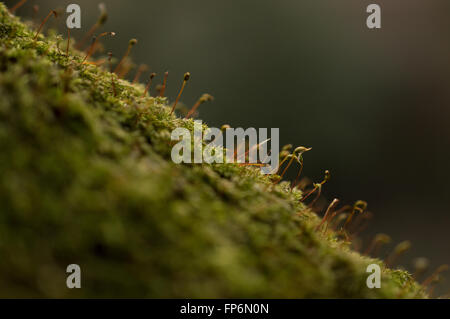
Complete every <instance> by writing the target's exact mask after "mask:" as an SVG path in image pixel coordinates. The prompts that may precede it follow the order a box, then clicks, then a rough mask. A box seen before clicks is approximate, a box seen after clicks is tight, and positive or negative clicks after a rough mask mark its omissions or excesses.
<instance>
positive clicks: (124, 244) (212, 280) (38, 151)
mask: <svg viewBox="0 0 450 319" xmlns="http://www.w3.org/2000/svg"><path fill="white" fill-rule="evenodd" d="M35 33H36V30H35V28H32V27H31V26H29V25H27V24H26V23H23V22H21V21H20V19H19V18H17V17H15V16H13V15H11V14H10V13H9V12H8V10H7V9H6V7H5V6H4V5H3V4H2V3H0V150H1V151H0V176H1V178H0V297H43V298H54V297H63V298H78V297H145V298H187V297H189V298H222V297H225V298H228V297H232V298H247V297H252V298H260V297H264V298H422V297H427V295H426V293H425V290H424V289H423V288H422V287H421V286H419V285H418V284H416V283H415V281H414V280H413V279H412V276H411V275H410V274H408V273H407V272H406V271H403V270H392V269H389V268H387V267H385V265H384V263H383V262H382V261H381V260H375V259H371V258H368V257H364V256H361V255H360V254H359V253H357V252H355V251H352V250H351V248H350V245H349V243H347V242H345V241H343V240H342V239H340V238H339V236H337V234H336V233H334V232H333V231H328V232H326V233H324V232H318V231H316V228H317V226H318V224H319V223H320V221H321V218H319V217H318V216H317V215H316V214H315V213H314V212H312V211H311V210H310V209H309V208H307V207H306V206H305V205H303V204H302V203H301V198H302V193H301V191H299V190H294V191H291V190H290V187H289V183H280V184H279V185H274V183H273V181H272V179H271V178H270V177H267V176H263V175H261V173H260V172H259V170H258V169H256V168H251V167H240V166H238V165H233V164H220V165H219V164H218V165H176V164H174V163H173V162H172V161H171V157H170V153H171V147H172V145H173V144H172V142H171V139H170V132H171V131H172V130H173V129H175V128H178V127H186V128H188V129H191V130H192V129H193V123H194V122H193V120H185V119H181V118H179V117H177V116H175V115H171V114H170V106H169V102H168V100H167V99H166V98H153V97H146V98H142V97H141V96H142V94H143V91H144V86H143V85H141V84H131V83H129V82H127V81H124V80H121V79H118V78H117V77H116V76H115V75H112V74H111V73H110V72H108V71H107V70H106V69H105V68H102V67H97V66H95V65H91V64H83V63H82V60H83V57H84V54H82V53H80V52H78V51H76V50H74V49H71V50H70V54H69V55H68V56H66V55H65V53H64V52H61V51H60V50H59V49H58V45H57V43H58V37H57V35H56V34H51V33H50V35H47V36H44V35H39V37H38V39H37V41H33V37H34V35H35ZM61 43H63V42H61ZM62 46H64V45H62ZM113 77H114V79H115V80H114V83H115V87H116V88H115V90H116V94H113V92H114V89H113V87H112V83H113V81H112V78H113ZM73 263H75V264H78V265H80V266H81V269H82V289H74V290H69V289H67V287H66V276H67V274H66V267H67V265H69V264H73ZM373 263H377V264H379V265H380V266H381V267H382V288H381V289H369V288H367V285H366V280H367V277H368V275H369V274H367V273H366V268H367V266H368V265H369V264H373Z"/></svg>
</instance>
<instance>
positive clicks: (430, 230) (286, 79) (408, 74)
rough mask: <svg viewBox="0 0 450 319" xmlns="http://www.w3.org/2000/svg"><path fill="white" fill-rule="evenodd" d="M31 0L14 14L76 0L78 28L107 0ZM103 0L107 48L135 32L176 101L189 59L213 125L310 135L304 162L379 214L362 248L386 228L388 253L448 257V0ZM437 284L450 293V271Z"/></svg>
mask: <svg viewBox="0 0 450 319" xmlns="http://www.w3.org/2000/svg"><path fill="white" fill-rule="evenodd" d="M16 2H17V1H16V0H14V1H6V4H7V5H8V6H11V5H12V4H15V3H16ZM29 2H30V4H27V5H26V6H24V7H23V8H21V9H19V10H18V12H17V14H18V15H21V16H25V17H32V16H33V14H34V13H33V10H32V7H33V6H32V5H38V6H39V11H38V13H37V15H36V19H39V20H41V19H42V18H43V17H45V15H47V13H48V12H49V10H50V9H56V8H64V9H65V8H66V7H67V5H68V4H70V3H77V4H79V5H80V6H81V9H82V29H81V30H80V31H75V32H74V36H75V37H76V38H78V39H80V38H82V36H83V35H84V34H85V33H86V31H87V30H89V29H90V27H91V26H92V25H93V24H94V23H95V22H96V21H97V19H98V15H99V9H98V4H99V2H100V1H98V2H97V1H92V0H77V1H73V0H71V1H65V0H46V1H45V2H44V1H38V0H30V1H29ZM102 2H103V3H105V4H106V7H107V9H108V12H109V20H108V22H107V24H106V25H105V26H104V27H102V28H101V29H100V30H99V31H98V32H103V31H114V32H116V33H117V36H116V37H115V38H114V39H106V40H105V41H104V45H105V49H106V50H108V51H112V52H113V53H114V54H115V55H116V56H121V55H122V54H123V53H124V52H125V51H126V48H127V45H128V41H129V40H130V39H131V38H137V39H138V40H139V43H138V45H137V46H136V47H134V49H133V53H132V56H133V60H134V62H135V63H136V64H140V63H145V64H147V65H149V66H150V67H151V69H152V72H157V73H158V74H159V75H160V76H159V77H158V82H159V81H161V75H162V74H163V73H164V72H165V71H169V72H170V77H169V84H168V92H167V93H168V96H170V97H172V100H173V99H174V98H175V97H176V94H177V92H178V90H179V88H180V85H181V82H182V78H183V74H184V72H186V71H189V72H191V74H192V78H191V81H190V82H189V84H188V87H187V89H186V90H185V94H184V95H183V102H184V103H185V104H186V105H187V106H191V105H193V104H194V103H195V101H196V100H197V99H198V97H199V96H200V95H201V94H203V93H210V94H212V95H213V96H215V98H216V99H215V102H214V103H213V104H208V105H204V106H202V108H201V110H200V112H201V113H200V118H201V119H202V120H204V121H205V122H207V123H208V124H209V125H210V126H215V127H217V126H218V127H220V126H221V125H223V124H230V125H231V126H232V127H244V128H247V127H256V128H258V127H267V128H271V127H278V128H280V133H281V144H282V145H284V144H294V145H295V146H300V145H302V146H307V147H313V148H314V149H313V151H312V152H310V153H308V154H306V155H305V174H306V175H307V176H308V177H310V178H311V179H312V180H314V181H316V182H318V181H320V180H322V178H323V172H324V171H325V170H326V169H329V170H330V171H331V172H332V174H333V178H332V180H331V182H330V183H329V184H327V185H326V187H325V190H324V193H325V197H326V198H327V199H328V200H332V199H333V198H339V199H341V200H342V201H343V202H344V203H347V204H352V203H353V202H354V201H356V200H359V199H363V200H366V201H367V202H368V203H369V209H370V211H371V212H373V213H374V219H373V220H372V221H371V223H370V226H369V227H368V228H367V229H366V230H365V231H364V232H363V233H362V243H361V244H362V247H363V248H364V247H367V245H368V244H369V243H370V241H371V239H372V238H373V236H374V235H376V234H377V233H386V234H389V235H390V236H391V237H392V239H393V243H392V244H391V245H390V246H389V247H387V248H386V249H385V250H384V251H383V252H382V254H381V257H385V256H386V255H387V254H389V252H390V251H392V250H393V249H394V247H395V245H396V244H397V243H399V242H401V241H403V240H410V241H411V242H412V244H413V246H412V249H411V250H410V251H409V252H408V253H407V254H406V255H405V256H404V257H402V258H401V260H400V261H399V262H400V264H401V265H402V266H404V267H405V268H407V269H409V270H411V271H413V264H414V259H415V258H417V257H422V256H423V257H427V258H428V259H429V260H430V266H431V270H430V271H429V272H428V274H430V273H431V272H432V270H433V269H436V268H437V267H438V266H440V265H441V264H450V249H449V248H448V245H449V243H450V231H449V230H450V229H449V228H450V209H449V207H450V186H449V183H450V173H449V170H448V163H449V162H450V40H449V39H450V19H449V18H450V2H449V1H448V0H432V1H421V0H397V1H386V0H372V1H363V0H361V1H353V0H341V1H334V0H316V1H307V0H302V1H299V0H277V1H275V0H272V1H258V2H256V1H242V0H240V1H238V0H228V1H217V0H216V1H211V0H191V1H189V2H187V1H183V2H182V1H175V0H165V1H136V0H134V1H118V0H103V1H102ZM371 3H377V4H379V5H380V6H381V8H382V29H381V30H369V29H368V28H367V27H366V18H367V16H368V14H367V13H366V8H367V6H368V5H369V4H371ZM66 16H67V15H64V16H63V17H61V18H60V20H59V22H58V25H59V28H60V30H61V32H65V27H64V26H65V19H66ZM135 71H136V70H133V71H132V72H131V73H130V77H131V78H132V77H133V76H134V74H135ZM147 77H148V73H146V74H145V75H144V76H143V77H142V80H144V79H145V80H146V78H147ZM295 173H296V172H295V171H294V172H292V174H293V175H295ZM449 276H450V275H448V274H447V277H449ZM436 291H437V293H438V294H439V293H441V294H446V293H449V291H450V280H445V281H444V282H443V283H442V284H441V285H440V286H439V289H437V290H436Z"/></svg>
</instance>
